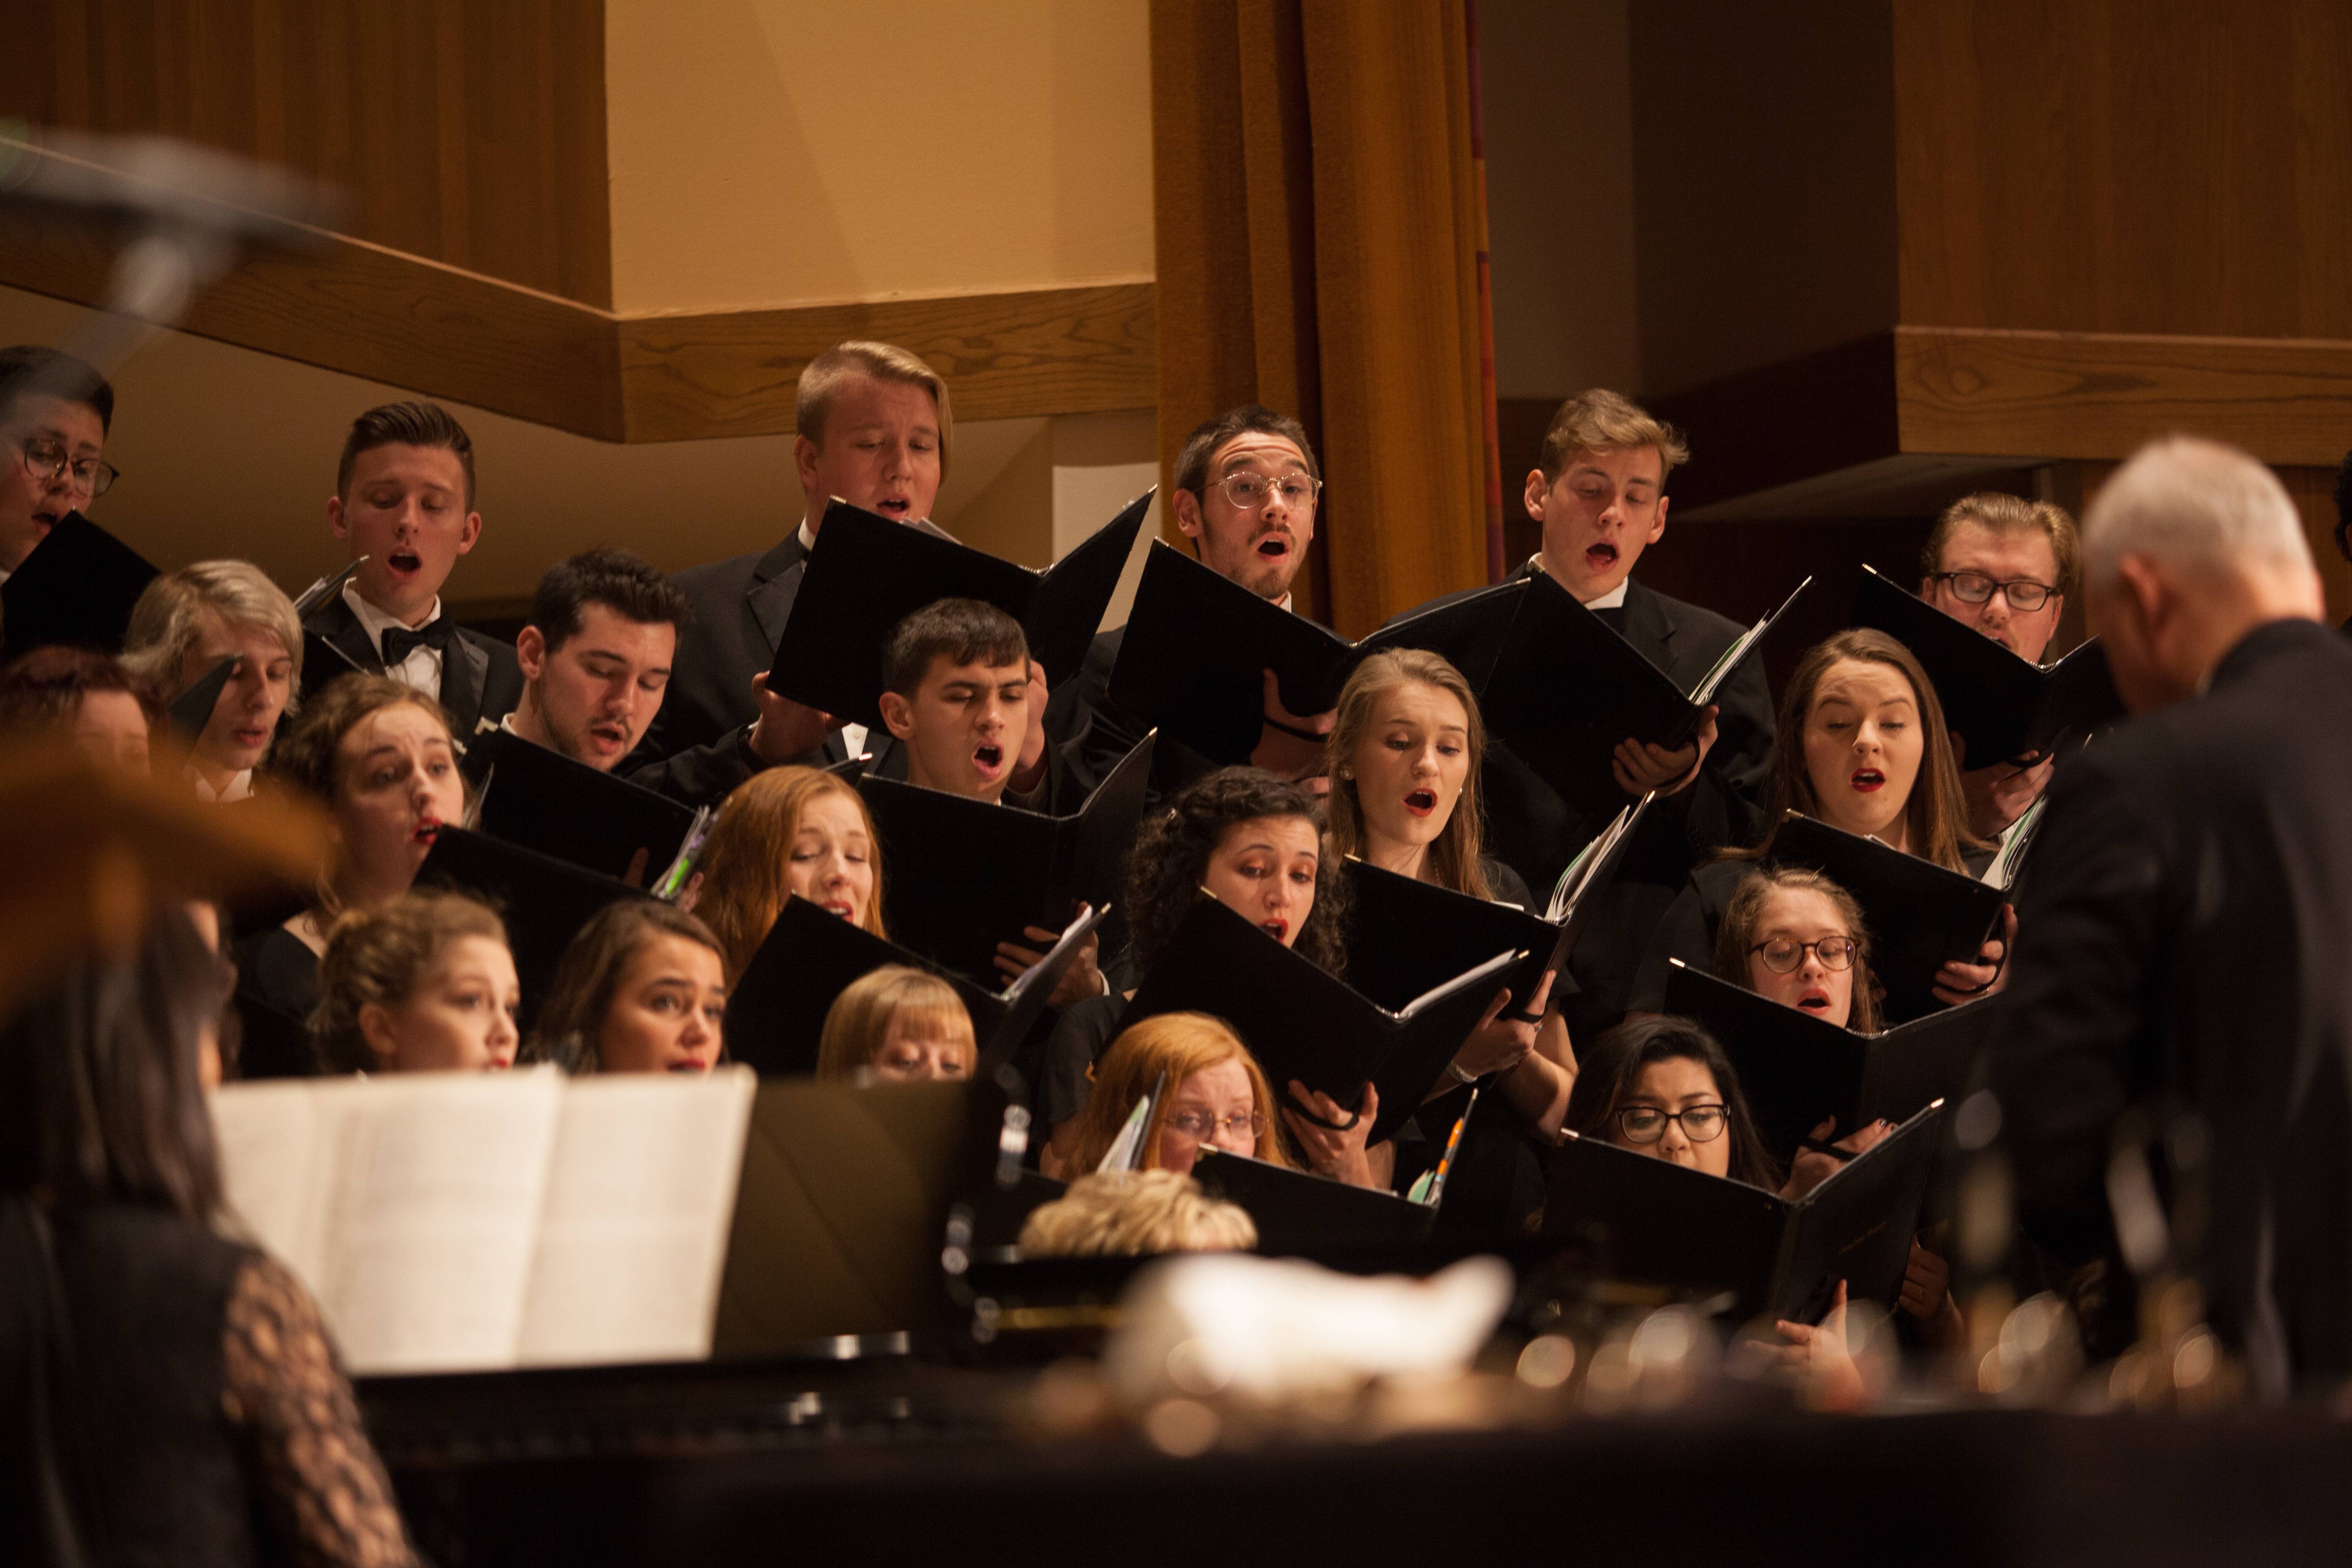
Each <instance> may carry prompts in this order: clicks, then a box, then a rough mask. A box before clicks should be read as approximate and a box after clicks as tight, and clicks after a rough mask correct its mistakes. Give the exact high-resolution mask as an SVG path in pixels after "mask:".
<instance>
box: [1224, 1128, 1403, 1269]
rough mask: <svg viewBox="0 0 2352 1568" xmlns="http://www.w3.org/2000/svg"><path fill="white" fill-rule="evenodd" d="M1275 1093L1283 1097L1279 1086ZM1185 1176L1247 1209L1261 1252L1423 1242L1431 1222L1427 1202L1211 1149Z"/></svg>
mask: <svg viewBox="0 0 2352 1568" xmlns="http://www.w3.org/2000/svg"><path fill="white" fill-rule="evenodd" d="M1275 1094H1276V1099H1277V1100H1279V1099H1281V1098H1284V1096H1283V1094H1282V1090H1281V1089H1276V1091H1275ZM1192 1178H1193V1180H1195V1181H1197V1182H1199V1183H1200V1184H1201V1190H1202V1192H1204V1193H1206V1194H1209V1196H1211V1197H1213V1198H1222V1199H1223V1200H1224V1201H1225V1202H1227V1203H1229V1204H1237V1205H1240V1206H1241V1207H1242V1208H1243V1209H1244V1210H1245V1211H1246V1212H1247V1213H1248V1215H1249V1216H1250V1219H1251V1221H1252V1223H1254V1224H1255V1225H1256V1226H1257V1250H1258V1251H1259V1252H1262V1253H1268V1254H1283V1253H1308V1254H1316V1255H1319V1256H1325V1257H1328V1256H1330V1255H1331V1254H1334V1253H1344V1252H1357V1251H1375V1250H1381V1249H1385V1248H1390V1247H1412V1246H1414V1245H1416V1244H1418V1243H1420V1242H1423V1241H1427V1240H1428V1239H1429V1236H1430V1232H1431V1231H1432V1230H1433V1229H1434V1228H1435V1226H1436V1225H1437V1207H1436V1205H1433V1204H1417V1203H1414V1202H1413V1201H1412V1199H1410V1198H1402V1197H1399V1196H1398V1195H1397V1194H1394V1193H1391V1192H1381V1191H1378V1190H1375V1189H1373V1188H1370V1187H1351V1186H1349V1184H1347V1183H1345V1182H1335V1181H1333V1180H1332V1179H1331V1178H1330V1177H1328V1176H1318V1175H1317V1174H1316V1173H1314V1172H1312V1171H1296V1170H1292V1169H1290V1168H1288V1167H1287V1166H1283V1165H1276V1164H1270V1163H1267V1162H1265V1161H1264V1160H1253V1159H1251V1158H1249V1157H1248V1156H1247V1155H1245V1154H1228V1153H1226V1152H1223V1150H1220V1149H1215V1148H1210V1147H1203V1148H1202V1151H1201V1152H1200V1155H1199V1157H1198V1158H1197V1159H1195V1160H1194V1161H1193V1162H1192Z"/></svg>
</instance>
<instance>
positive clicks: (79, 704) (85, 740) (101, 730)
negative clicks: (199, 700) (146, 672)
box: [0, 647, 163, 773]
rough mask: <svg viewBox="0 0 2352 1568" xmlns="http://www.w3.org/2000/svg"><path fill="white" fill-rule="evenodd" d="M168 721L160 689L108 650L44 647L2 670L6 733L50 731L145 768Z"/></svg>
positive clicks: (111, 759) (0, 713) (1, 718)
mask: <svg viewBox="0 0 2352 1568" xmlns="http://www.w3.org/2000/svg"><path fill="white" fill-rule="evenodd" d="M162 723H163V703H162V702H160V701H158V700H156V697H155V691H154V688H152V687H151V686H149V685H148V684H147V683H146V682H145V681H143V680H141V679H139V678H138V677H136V676H134V675H132V674H131V672H130V671H129V670H127V669H125V668H122V666H121V662H120V661H118V660H116V659H111V658H107V657H106V655H104V654H102V653H92V652H90V651H89V650H88V649H86V648H76V647H38V648H35V649H34V650H33V651H32V652H30V653H28V654H26V656H25V657H24V658H20V659H16V660H15V661H13V662H12V663H10V664H9V665H8V666H7V667H6V668H0V732H5V731H48V732H50V733H52V734H56V735H59V736H62V737H64V738H65V739H67V740H69V741H71V742H73V743H74V744H75V745H77V746H79V747H80V748H81V749H82V750H83V751H85V752H89V754H90V755H91V756H93V757H96V758H98V759H99V760H100V761H101V762H108V763H114V764H116V765H117V766H119V767H122V768H127V769H129V770H130V771H131V772H132V773H145V772H146V771H147V749H148V743H149V741H150V739H151V738H152V734H153V731H155V729H156V728H157V727H158V726H159V725H161V724H162Z"/></svg>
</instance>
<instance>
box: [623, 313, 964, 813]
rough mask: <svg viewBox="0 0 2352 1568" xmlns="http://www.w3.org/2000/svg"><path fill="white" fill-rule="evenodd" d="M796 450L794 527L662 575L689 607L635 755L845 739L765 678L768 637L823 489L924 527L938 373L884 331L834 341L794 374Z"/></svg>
mask: <svg viewBox="0 0 2352 1568" xmlns="http://www.w3.org/2000/svg"><path fill="white" fill-rule="evenodd" d="M793 422H794V426H795V428H796V432H797V433H796V434H795V435H794V437H793V465H794V467H795V468H797V469H798V470H799V473H800V481H801V493H802V494H803V496H805V497H806V498H807V506H806V509H805V510H804V511H803V514H802V517H801V521H800V526H799V527H798V528H797V529H796V530H795V531H793V533H792V534H791V535H789V536H788V537H786V538H785V539H784V541H783V542H782V543H780V544H778V545H777V546H775V548H773V549H772V550H769V551H767V552H764V553H762V554H756V555H739V556H736V557H735V558H734V559H732V560H730V561H719V562H714V563H711V564H709V565H707V566H691V567H688V569H687V570H685V571H683V572H680V573H678V574H677V576H676V577H674V578H673V579H672V581H673V582H675V583H676V584H677V587H678V590H679V591H680V592H681V593H683V594H684V595H686V596H687V599H688V602H689V603H690V604H691V605H693V607H694V619H693V622H692V624H691V625H690V626H686V627H684V628H682V629H681V630H680V632H679V635H678V643H677V665H676V667H675V668H674V669H673V671H672V673H671V676H670V684H669V695H668V697H667V700H665V701H664V702H663V703H662V708H661V712H660V714H659V715H658V716H657V717H656V720H655V721H654V726H653V729H652V730H651V731H650V732H648V733H647V735H646V742H645V744H644V746H642V747H641V748H639V751H638V752H637V755H636V757H635V763H637V764H639V765H642V764H643V763H647V762H650V761H652V760H654V759H656V758H660V757H668V756H674V755H676V754H677V753H678V752H685V751H687V750H688V749H690V748H695V747H722V748H723V747H730V746H731V747H733V748H736V749H737V750H739V751H740V752H741V753H742V760H743V761H744V762H745V763H747V764H749V765H750V766H751V767H754V768H757V767H765V766H770V765H772V764H775V763H783V762H788V761H790V760H792V759H793V758H794V757H798V756H803V755H804V754H806V753H808V752H813V751H815V750H816V749H817V748H819V747H820V746H822V747H823V748H824V751H825V752H826V754H827V756H828V757H830V758H831V759H832V760H834V761H841V760H844V759H845V758H847V757H849V756H853V755H856V751H855V750H853V749H852V743H853V742H858V741H861V740H862V739H863V737H862V735H851V736H848V737H846V738H845V737H844V736H843V735H842V734H841V733H840V732H839V731H835V730H833V729H832V727H831V723H830V721H829V720H827V718H826V717H825V715H824V714H821V713H818V712H816V711H814V710H811V709H808V708H804V707H803V706H801V705H800V704H799V703H797V702H793V701H790V700H787V699H785V698H782V697H779V696H776V695H773V694H772V693H771V692H770V691H769V690H768V669H769V667H770V666H771V665H772V664H773V663H774V662H775V658H776V642H777V639H778V638H779V637H781V636H782V634H783V629H784V622H785V621H786V620H787V619H789V618H790V617H791V616H792V613H793V600H794V598H796V597H797V596H798V595H799V593H800V585H801V575H802V573H803V569H804V568H805V567H806V565H807V563H808V552H809V551H810V550H811V549H813V548H814V546H815V544H816V535H817V530H818V529H820V528H822V527H823V526H824V509H825V505H826V503H827V501H828V500H830V499H831V498H833V497H835V496H839V497H840V498H841V499H842V500H845V501H848V502H850V503H851V504H852V505H855V506H861V507H864V508H865V509H866V510H868V511H873V512H879V513H880V514H882V515H883V516H884V517H892V518H897V519H898V521H901V522H905V523H909V524H915V525H919V526H923V527H929V526H930V523H929V519H930V515H931V506H932V503H933V502H934V501H936V500H938V499H939V493H940V481H941V480H942V479H945V478H946V477H947V466H948V449H949V446H950V441H951V440H952V438H953V435H954V429H955V416H954V413H953V410H952V408H951V406H950V403H949V400H948V387H947V383H946V382H944V381H942V380H940V375H939V373H938V372H936V371H934V370H933V369H931V367H930V366H929V365H928V364H925V363H923V362H922V360H921V359H919V357H917V356H916V355H914V354H912V353H908V352H907V351H906V350H905V349H902V348H897V347H894V346H892V345H891V344H889V343H877V342H845V343H837V344H835V346H834V347H832V348H830V349H827V350H826V351H825V352H824V353H821V354H819V355H817V356H816V358H814V359H813V360H811V361H810V362H809V363H808V365H807V367H806V368H805V369H803V371H802V372H801V379H800V388H799V393H798V395H797V398H796V401H795V405H794V413H793Z"/></svg>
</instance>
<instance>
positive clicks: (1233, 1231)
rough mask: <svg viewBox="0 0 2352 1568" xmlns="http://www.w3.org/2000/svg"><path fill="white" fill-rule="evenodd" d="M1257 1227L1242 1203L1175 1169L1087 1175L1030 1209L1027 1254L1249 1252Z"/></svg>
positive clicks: (1024, 1239) (1024, 1235) (1024, 1232)
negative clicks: (1209, 1190)
mask: <svg viewBox="0 0 2352 1568" xmlns="http://www.w3.org/2000/svg"><path fill="white" fill-rule="evenodd" d="M1256 1245H1257V1224H1256V1222H1255V1221H1254V1220H1252V1219H1251V1218H1250V1216H1249V1211H1248V1210H1246V1209H1244V1208H1243V1207H1242V1206H1241V1205H1239V1204H1229V1203H1224V1202H1222V1201H1220V1200H1219V1199H1216V1198H1213V1197H1211V1196H1209V1195H1208V1194H1206V1193H1203V1192H1202V1190H1201V1184H1200V1183H1198V1182H1196V1181H1194V1180H1193V1179H1192V1177H1190V1176H1180V1175H1178V1174H1177V1173H1175V1172H1174V1171H1167V1170H1152V1171H1105V1172H1102V1173H1099V1174H1091V1175H1084V1176H1080V1177H1079V1178H1078V1179H1077V1180H1076V1181H1075V1182H1072V1183H1071V1184H1070V1190H1069V1191H1068V1192H1066V1193H1065V1194H1063V1195H1062V1196H1060V1197H1058V1198H1055V1200H1054V1201H1053V1202H1052V1203H1049V1204H1041V1205H1038V1206H1037V1207H1036V1208H1034V1209H1033V1210H1031V1211H1030V1214H1029V1217H1028V1218H1027V1219H1026V1220H1025V1221H1024V1222H1023V1223H1022V1226H1021V1250H1022V1251H1023V1252H1024V1254H1026V1255H1027V1256H1029V1257H1031V1258H1150V1257H1156V1256H1158V1255H1159V1254H1160V1253H1164V1252H1247V1251H1248V1250H1249V1249H1250V1248H1252V1247H1255V1246H1256Z"/></svg>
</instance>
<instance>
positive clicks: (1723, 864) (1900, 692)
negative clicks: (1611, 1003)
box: [1634, 630, 2014, 1013]
mask: <svg viewBox="0 0 2352 1568" xmlns="http://www.w3.org/2000/svg"><path fill="white" fill-rule="evenodd" d="M1771 798H1772V820H1773V821H1774V822H1775V823H1776V824H1777V823H1778V822H1779V821H1780V816H1781V814H1782V813H1784V812H1790V811H1793V812H1796V813H1798V814H1800V815H1801V816H1811V817H1814V818H1817V819H1819V820H1821V821H1822V822H1826V823H1828V824H1829V825H1830V826H1832V827H1837V828H1842V829H1843V830H1844V831H1846V832H1848V833H1852V834H1856V835H1863V836H1867V837H1874V838H1876V839H1878V840H1879V841H1881V842H1882V843H1885V844H1886V845H1888V846H1890V847H1894V848H1896V849H1900V850H1903V851H1905V852H1906V853H1907V854H1912V855H1916V856H1918V857H1919V858H1921V859H1923V860H1932V861H1934V862H1935V863H1936V864H1937V865H1938V866H1941V867H1943V868H1945V869H1947V870H1951V871H1959V872H1964V873H1966V874H1968V875H1970V876H1974V875H1976V874H1978V873H1979V872H1980V871H1981V870H1982V869H1983V868H1984V865H1985V863H1986V861H1987V859H1988V858H1989V857H1990V853H1991V851H1990V846H1988V845H1986V844H1985V843H1984V842H1983V841H1982V840H1981V839H1979V838H1978V837H1976V836H1975V835H1974V834H1972V833H1970V832H1969V826H1968V812H1967V805H1966V803H1965V802H1964V800H1963V799H1962V798H1961V795H1960V777H1959V769H1958V766H1957V765H1956V764H1955V763H1954V761H1953V756H1952V742H1951V738H1950V737H1949V736H1948V734H1947V733H1946V732H1945V730H1944V710H1943V706H1942V704H1940V703H1939V702H1937V700H1936V689H1935V687H1934V685H1933V684H1932V683H1931V682H1930V681H1929V680H1928V679H1927V672H1926V671H1925V670H1923V669H1921V668H1919V661H1918V660H1917V659H1916V658H1913V657H1912V654H1911V650H1910V649H1908V648H1906V647H1904V646H1903V645H1902V644H1901V643H1899V642H1896V641H1895V639H1894V638H1893V637H1888V636H1887V635H1886V634H1885V633H1884V632H1877V631H1868V630H1849V631H1843V632H1839V633H1838V634H1837V635H1835V636H1834V637H1830V638H1829V639H1827V640H1826V641H1824V642H1822V643H1821V644H1820V645H1819V646H1817V647H1814V648H1813V649H1812V650H1811V652H1809V653H1808V654H1806V655H1805V658H1804V660H1803V662H1802V663H1801V664H1799V665H1798V667H1797V670H1796V673H1795V674H1794V675H1792V676H1791V677H1790V679H1789V687H1788V689H1787V691H1785V692H1784V693H1783V694H1782V696H1781V700H1780V736H1779V740H1778V742H1776V744H1775V745H1774V747H1773V752H1772V795H1771ZM1771 859H1772V836H1771V835H1770V834H1768V835H1767V836H1766V837H1765V839H1764V841H1763V842H1762V843H1761V844H1760V845H1759V846H1758V847H1756V848H1754V849H1750V850H1736V851H1733V852H1730V853H1728V854H1727V855H1726V856H1724V857H1723V858H1720V859H1717V860H1716V861H1714V862H1712V863H1711V864H1708V865H1705V866H1702V867H1700V868H1698V869H1697V870H1696V871H1694V872H1692V873H1691V874H1690V876H1689V878H1688V879H1686V882H1685V887H1684V889H1683V893H1682V896H1681V897H1680V898H1678V899H1677V900H1675V905H1674V907H1673V909H1672V910H1669V911H1668V913H1667V915H1666V918H1665V920H1664V921H1663V922H1662V923H1661V924H1660V926H1659V928H1658V933H1657V936H1656V938H1655V940H1654V942H1653V943H1652V946H1651V951H1650V956H1649V958H1648V960H1647V961H1646V962H1645V963H1643V966H1642V973H1641V978H1640V981H1639V982H1638V984H1636V986H1635V1003H1634V1005H1635V1006H1636V1007H1637V1008H1638V1009H1639V1010H1641V1011H1643V1012H1651V1013H1654V1012H1656V1011H1657V1010H1658V1009H1659V1007H1660V1006H1661V1005H1663V1003H1664V997H1665V988H1666V961H1667V960H1668V959H1669V958H1679V959H1681V960H1682V961H1683V962H1684V963H1687V964H1689V965H1691V966H1692V967H1693V968H1704V967H1707V966H1709V965H1710V964H1712V963H1713V962H1714V958H1715V951H1716V944H1717V940H1718V933H1719V932H1720V931H1721V929H1722V924H1723V911H1724V909H1725V907H1726V906H1727V904H1728V903H1729V901H1730V899H1731V895H1732V894H1733V893H1734V892H1735V891H1736V890H1737V889H1738V886H1739V883H1740V881H1741V879H1743V878H1744V877H1746V876H1747V874H1748V871H1749V870H1750V869H1751V868H1753V867H1755V866H1756V865H1758V864H1759V863H1760V864H1769V863H1770V862H1771ZM2011 923H2012V924H2013V923H2014V922H2013V921H2012V922H2011ZM2006 951H2007V944H2006V933H2005V934H2004V936H2003V937H2001V938H1996V939H1994V940H1993V941H1991V942H1987V943H1986V944H1985V947H1984V951H1983V952H1982V953H1980V954H1979V961H1978V962H1977V963H1947V964H1946V965H1944V967H1943V971H1942V973H1941V974H1940V976H1939V984H1937V987H1936V994H1937V996H1938V997H1939V998H1941V999H1942V1000H1944V1001H1946V1002H1962V1001H1966V1000H1967V999H1968V998H1969V997H1970V996H1975V995H1981V994H1984V993H1985V992H1987V991H1989V990H1992V989H1995V988H1997V987H1998V986H1999V985H2000V984H2004V983H2005V982H2006V980H2007V970H2006V968H2005V966H2004V964H2003V962H2002V959H2003V954H2004V953H2005V952H2006Z"/></svg>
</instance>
